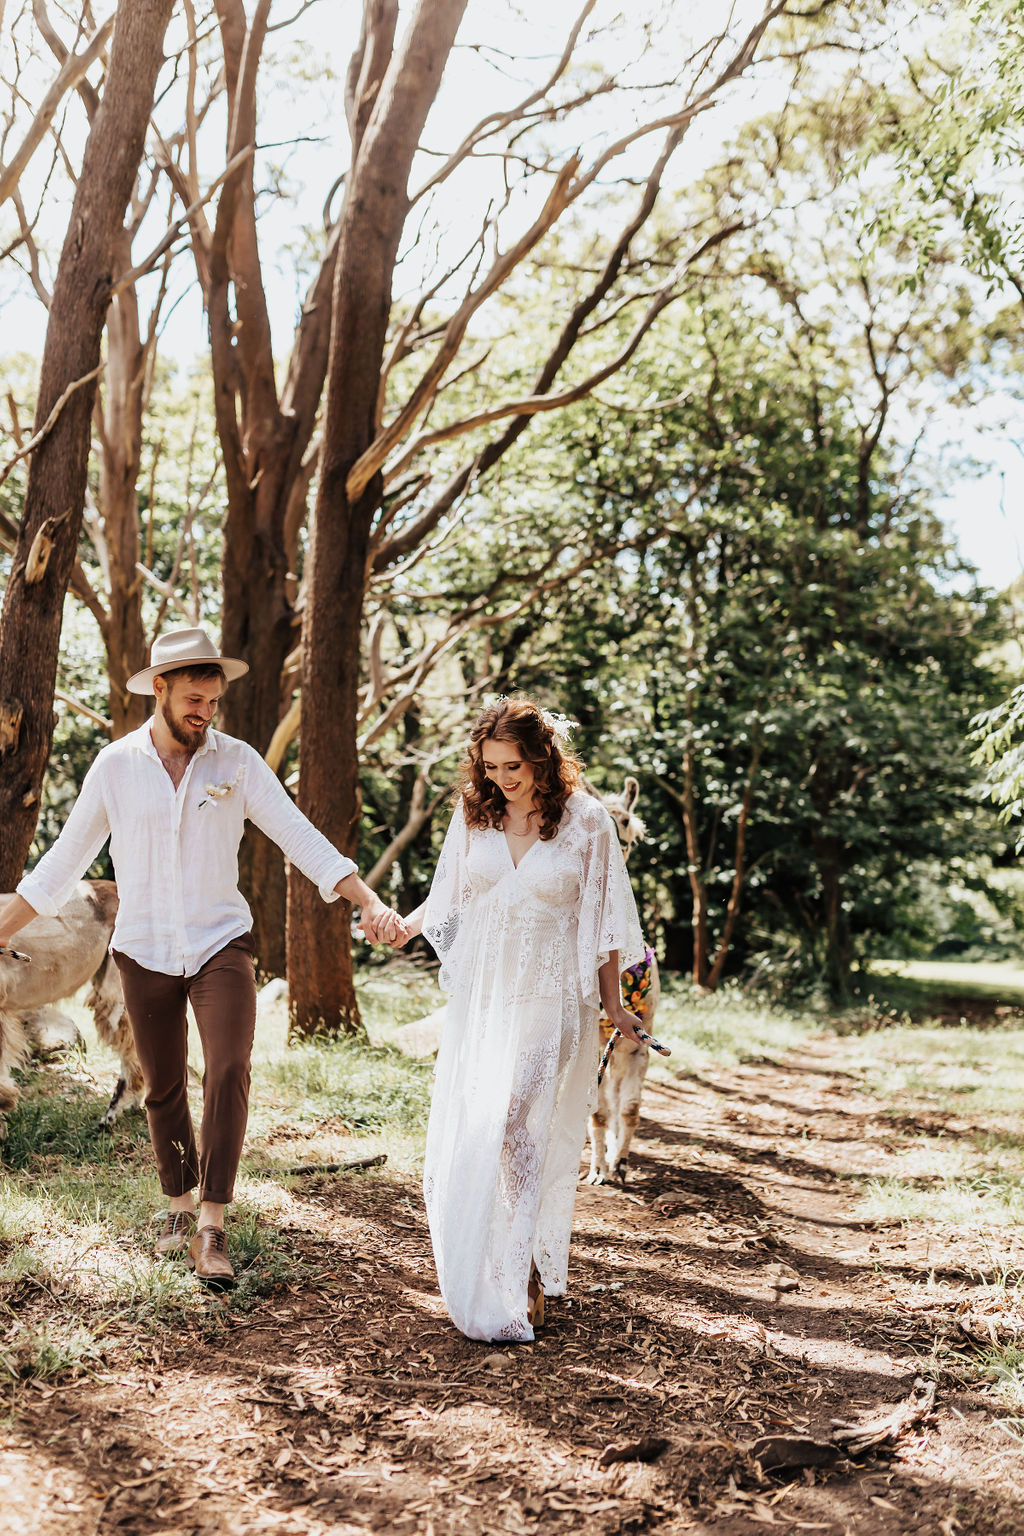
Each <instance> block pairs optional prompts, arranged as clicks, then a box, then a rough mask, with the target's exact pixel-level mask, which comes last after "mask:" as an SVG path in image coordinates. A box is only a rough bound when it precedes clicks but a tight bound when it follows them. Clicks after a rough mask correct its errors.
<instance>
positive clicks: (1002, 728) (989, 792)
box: [971, 684, 1024, 853]
mask: <svg viewBox="0 0 1024 1536" xmlns="http://www.w3.org/2000/svg"><path fill="white" fill-rule="evenodd" d="M971 740H972V741H973V742H974V743H975V750H974V754H973V757H972V759H971V761H972V762H973V763H974V764H975V766H976V767H978V768H981V769H982V771H983V779H982V782H981V785H980V786H979V790H978V793H979V796H980V797H983V798H985V799H987V800H990V801H991V802H992V804H993V805H995V806H997V807H998V815H999V819H1000V821H1003V822H1006V823H1010V824H1014V823H1016V824H1017V852H1018V853H1019V852H1020V851H1021V849H1022V848H1024V684H1022V685H1020V686H1019V687H1017V688H1015V689H1014V690H1013V692H1012V693H1011V694H1010V695H1009V697H1008V698H1006V699H1004V700H1003V701H1002V703H1000V704H997V705H996V706H995V707H994V708H993V709H988V710H983V711H982V712H981V713H980V714H978V715H976V716H975V718H974V720H973V721H972V729H971Z"/></svg>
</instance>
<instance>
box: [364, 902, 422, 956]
mask: <svg viewBox="0 0 1024 1536" xmlns="http://www.w3.org/2000/svg"><path fill="white" fill-rule="evenodd" d="M360 922H361V924H362V929H363V934H364V936H365V938H366V942H367V943H368V944H391V945H393V946H394V947H395V948H396V949H397V948H400V947H401V945H403V944H404V943H405V942H406V940H407V939H408V938H409V936H410V935H409V930H408V928H407V927H406V925H405V921H404V920H403V919H402V918H401V917H399V915H398V913H397V912H396V911H395V910H394V908H393V907H386V906H385V905H384V903H383V902H382V901H380V900H375V901H373V902H367V903H366V905H365V906H364V907H363V910H362V912H361V913H360Z"/></svg>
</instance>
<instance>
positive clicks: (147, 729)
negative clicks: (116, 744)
mask: <svg viewBox="0 0 1024 1536" xmlns="http://www.w3.org/2000/svg"><path fill="white" fill-rule="evenodd" d="M127 740H128V741H130V742H131V744H132V746H133V747H136V748H137V749H138V750H139V751H140V752H145V754H146V756H147V757H155V758H156V760H157V762H159V761H160V754H159V752H158V751H157V750H156V743H155V742H154V740H153V718H152V716H150V718H149V719H148V720H147V721H146V723H145V725H140V726H139V728H138V730H137V731H132V732H131V733H130V735H129V736H128V737H127ZM219 746H220V742H219V740H218V732H217V731H215V730H214V728H213V726H212V725H211V726H210V728H209V730H208V731H207V733H206V740H205V741H204V742H203V744H202V746H201V747H200V748H199V751H198V752H197V753H196V754H195V756H196V757H205V756H206V754H207V752H216V751H217V748H218V747H219Z"/></svg>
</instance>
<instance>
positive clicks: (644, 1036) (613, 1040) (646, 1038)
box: [597, 1014, 672, 1088]
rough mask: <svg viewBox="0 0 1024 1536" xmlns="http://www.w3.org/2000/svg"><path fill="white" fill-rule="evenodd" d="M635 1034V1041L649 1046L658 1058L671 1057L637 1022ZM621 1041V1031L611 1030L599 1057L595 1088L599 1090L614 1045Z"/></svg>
mask: <svg viewBox="0 0 1024 1536" xmlns="http://www.w3.org/2000/svg"><path fill="white" fill-rule="evenodd" d="M633 1017H634V1018H636V1014H634V1015H633ZM636 1033H637V1039H638V1040H641V1041H642V1042H643V1044H644V1045H649V1046H650V1048H651V1050H652V1051H657V1052H658V1055H659V1056H671V1054H672V1052H671V1051H670V1050H669V1048H668V1046H667V1045H662V1043H661V1041H660V1040H655V1038H654V1036H653V1035H649V1034H648V1033H647V1031H646V1029H641V1028H640V1024H639V1021H638V1022H637V1026H636ZM621 1039H622V1030H621V1029H616V1030H613V1031H612V1034H611V1037H610V1039H609V1041H608V1044H607V1045H606V1046H605V1048H604V1052H603V1054H602V1056H601V1065H600V1066H599V1067H598V1069H597V1086H598V1087H599V1088H600V1086H601V1082H602V1080H603V1078H604V1074H605V1068H606V1067H607V1065H608V1063H609V1061H610V1060H611V1056H612V1051H614V1049H615V1047H616V1045H617V1044H618V1042H619V1041H620V1040H621Z"/></svg>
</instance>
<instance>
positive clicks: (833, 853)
mask: <svg viewBox="0 0 1024 1536" xmlns="http://www.w3.org/2000/svg"><path fill="white" fill-rule="evenodd" d="M814 855H815V860H816V862H817V865H818V876H819V878H820V880H821V895H822V908H823V916H824V922H825V985H826V987H827V988H828V995H829V1001H830V1002H833V1003H843V1002H845V1001H846V999H847V997H848V995H849V988H850V963H851V958H852V957H851V950H850V925H849V922H848V920H847V916H846V913H845V911H844V910H843V867H842V862H841V859H840V856H839V848H838V846H837V845H836V843H835V841H834V839H832V838H815V839H814Z"/></svg>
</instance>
